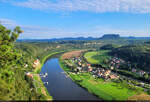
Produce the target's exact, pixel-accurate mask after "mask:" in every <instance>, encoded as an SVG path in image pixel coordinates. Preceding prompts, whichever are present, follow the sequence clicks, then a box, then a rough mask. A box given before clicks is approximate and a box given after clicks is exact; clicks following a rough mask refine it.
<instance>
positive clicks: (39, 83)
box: [32, 51, 64, 101]
mask: <svg viewBox="0 0 150 102" xmlns="http://www.w3.org/2000/svg"><path fill="white" fill-rule="evenodd" d="M63 52H64V51H60V52H53V53H50V54H48V55H47V56H45V57H43V59H41V61H40V63H39V64H38V66H37V67H36V68H35V70H34V71H33V73H32V74H33V80H34V85H35V86H36V90H37V93H39V94H42V95H44V96H42V98H41V100H48V101H52V100H53V98H52V96H51V95H50V94H49V92H48V91H47V89H46V87H45V86H44V84H43V82H42V80H41V77H40V75H39V73H40V71H41V69H42V67H43V65H44V63H45V61H46V60H47V59H48V58H49V57H51V56H53V55H55V54H59V53H63Z"/></svg>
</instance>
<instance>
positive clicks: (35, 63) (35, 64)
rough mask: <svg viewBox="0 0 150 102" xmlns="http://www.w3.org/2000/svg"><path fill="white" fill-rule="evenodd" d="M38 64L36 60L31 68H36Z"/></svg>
mask: <svg viewBox="0 0 150 102" xmlns="http://www.w3.org/2000/svg"><path fill="white" fill-rule="evenodd" d="M39 63H40V62H39V60H38V59H36V60H35V61H34V62H33V68H36V67H37V66H38V64H39Z"/></svg>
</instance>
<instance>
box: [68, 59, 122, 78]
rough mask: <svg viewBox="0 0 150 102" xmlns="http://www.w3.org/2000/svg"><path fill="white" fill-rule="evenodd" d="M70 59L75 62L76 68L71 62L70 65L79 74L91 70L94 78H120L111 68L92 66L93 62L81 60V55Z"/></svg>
mask: <svg viewBox="0 0 150 102" xmlns="http://www.w3.org/2000/svg"><path fill="white" fill-rule="evenodd" d="M70 60H71V61H72V62H73V63H74V64H75V66H76V68H73V66H72V65H70V64H69V66H70V67H71V68H72V70H73V71H74V72H75V73H77V74H79V73H84V72H90V73H91V74H92V76H93V77H94V78H96V77H98V78H103V79H105V80H109V79H118V78H119V76H117V75H116V74H115V73H113V72H112V71H111V70H110V69H106V68H103V67H92V65H91V64H89V63H87V62H84V61H83V60H81V58H80V57H74V58H71V59H70Z"/></svg>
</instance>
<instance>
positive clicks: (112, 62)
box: [110, 57, 125, 70]
mask: <svg viewBox="0 0 150 102" xmlns="http://www.w3.org/2000/svg"><path fill="white" fill-rule="evenodd" d="M123 63H125V61H124V60H123V59H121V58H117V57H113V58H112V59H111V60H110V68H111V69H112V70H113V69H114V68H119V67H120V65H121V64H123Z"/></svg>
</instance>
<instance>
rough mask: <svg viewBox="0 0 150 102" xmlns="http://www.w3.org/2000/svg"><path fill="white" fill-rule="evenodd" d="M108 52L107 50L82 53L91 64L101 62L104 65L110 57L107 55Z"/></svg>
mask: <svg viewBox="0 0 150 102" xmlns="http://www.w3.org/2000/svg"><path fill="white" fill-rule="evenodd" d="M108 52H109V50H101V51H92V52H87V53H85V54H84V57H85V59H86V60H87V62H89V63H91V64H101V65H103V66H106V64H105V61H107V60H108V59H110V58H111V56H109V55H108Z"/></svg>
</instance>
